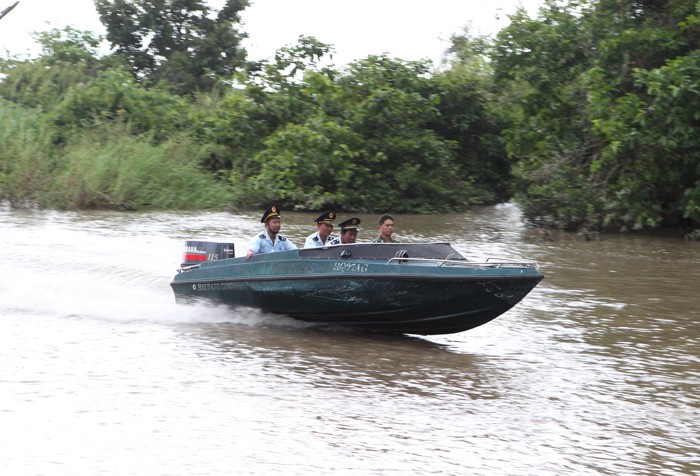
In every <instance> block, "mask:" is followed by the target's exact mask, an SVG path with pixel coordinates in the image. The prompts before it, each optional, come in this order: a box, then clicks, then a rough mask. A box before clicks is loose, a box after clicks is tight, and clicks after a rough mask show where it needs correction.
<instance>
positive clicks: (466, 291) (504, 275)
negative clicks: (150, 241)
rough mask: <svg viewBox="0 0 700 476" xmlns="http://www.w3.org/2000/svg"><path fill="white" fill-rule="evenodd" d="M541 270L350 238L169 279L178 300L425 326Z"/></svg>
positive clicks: (426, 330)
mask: <svg viewBox="0 0 700 476" xmlns="http://www.w3.org/2000/svg"><path fill="white" fill-rule="evenodd" d="M542 278H543V276H542V274H541V273H540V272H539V270H538V269H537V266H536V265H535V264H533V263H502V262H501V263H495V262H486V263H471V262H469V261H467V260H465V259H464V258H463V257H461V256H460V255H459V254H458V253H456V252H455V251H454V249H452V247H450V246H449V245H448V244H445V243H431V244H356V245H340V246H333V247H327V248H315V249H304V250H295V251H285V252H281V253H270V254H266V255H258V256H254V257H253V258H251V259H250V260H246V259H244V258H233V259H225V260H218V261H207V262H204V263H202V264H200V265H198V266H195V267H192V268H188V269H185V270H181V272H179V273H178V274H177V275H176V276H175V278H174V279H173V282H172V283H171V286H172V288H173V291H174V292H175V296H176V298H177V301H178V302H191V301H198V300H208V301H214V302H219V303H224V304H229V305H232V306H245V307H251V308H256V309H261V310H263V311H265V312H269V313H276V314H284V315H287V316H290V317H293V318H296V319H300V320H304V321H309V322H316V323H324V324H331V325H339V326H349V327H353V328H359V329H365V330H372V331H384V332H394V333H408V334H422V335H431V334H449V333H455V332H462V331H465V330H468V329H472V328H474V327H477V326H480V325H482V324H485V323H487V322H489V321H490V320H492V319H494V318H496V317H498V316H499V315H501V314H503V313H504V312H506V311H508V310H509V309H510V308H512V307H513V306H514V305H516V304H517V303H518V302H520V301H521V300H522V299H523V298H524V297H525V296H526V295H527V294H528V293H529V292H530V291H531V290H532V289H533V288H534V287H535V286H536V285H537V283H538V282H539V281H540V280H541V279H542Z"/></svg>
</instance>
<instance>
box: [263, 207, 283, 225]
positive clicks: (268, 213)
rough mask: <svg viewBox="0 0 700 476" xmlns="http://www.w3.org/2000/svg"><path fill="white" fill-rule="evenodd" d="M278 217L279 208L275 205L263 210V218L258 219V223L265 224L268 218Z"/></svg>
mask: <svg viewBox="0 0 700 476" xmlns="http://www.w3.org/2000/svg"><path fill="white" fill-rule="evenodd" d="M278 216H280V213H279V208H277V207H276V206H275V205H272V206H271V207H270V208H268V209H267V210H265V213H263V216H262V218H261V219H260V223H265V222H266V221H267V220H269V219H270V218H274V217H278Z"/></svg>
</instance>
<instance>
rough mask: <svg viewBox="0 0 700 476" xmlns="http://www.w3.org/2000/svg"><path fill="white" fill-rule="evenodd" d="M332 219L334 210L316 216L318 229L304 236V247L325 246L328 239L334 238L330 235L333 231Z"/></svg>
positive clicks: (333, 219) (333, 218)
mask: <svg viewBox="0 0 700 476" xmlns="http://www.w3.org/2000/svg"><path fill="white" fill-rule="evenodd" d="M333 221H335V212H325V213H322V214H321V216H319V217H318V218H316V228H318V231H317V232H316V233H311V234H310V235H309V236H308V237H306V242H304V248H315V247H317V246H326V244H327V242H328V240H332V239H333V238H335V237H334V236H331V233H332V232H333Z"/></svg>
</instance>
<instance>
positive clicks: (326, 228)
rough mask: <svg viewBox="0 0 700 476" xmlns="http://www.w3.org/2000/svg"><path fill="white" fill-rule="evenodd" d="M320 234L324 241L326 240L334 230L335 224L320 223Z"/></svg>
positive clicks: (318, 225)
mask: <svg viewBox="0 0 700 476" xmlns="http://www.w3.org/2000/svg"><path fill="white" fill-rule="evenodd" d="M317 227H318V234H319V235H321V238H323V241H326V238H328V236H329V235H330V234H331V232H332V231H333V224H332V223H318V224H317Z"/></svg>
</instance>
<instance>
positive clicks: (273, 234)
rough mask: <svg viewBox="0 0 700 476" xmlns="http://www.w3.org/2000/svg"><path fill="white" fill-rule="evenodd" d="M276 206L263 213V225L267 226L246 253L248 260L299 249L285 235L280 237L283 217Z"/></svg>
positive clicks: (254, 239)
mask: <svg viewBox="0 0 700 476" xmlns="http://www.w3.org/2000/svg"><path fill="white" fill-rule="evenodd" d="M278 210H279V209H278V208H277V207H276V206H274V205H273V206H271V207H270V208H268V209H267V210H265V213H263V216H262V219H261V220H260V222H261V223H264V224H265V231H264V232H262V233H260V234H259V235H258V236H256V237H255V238H253V241H252V243H251V244H250V249H249V250H248V251H247V252H246V254H245V257H246V259H250V257H251V256H253V255H257V254H261V253H271V252H274V251H287V250H296V249H297V247H296V246H295V245H294V243H292V242H291V241H289V238H287V237H286V236H284V235H280V234H279V232H280V228H282V217H281V216H280V214H279V211H278Z"/></svg>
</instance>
